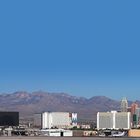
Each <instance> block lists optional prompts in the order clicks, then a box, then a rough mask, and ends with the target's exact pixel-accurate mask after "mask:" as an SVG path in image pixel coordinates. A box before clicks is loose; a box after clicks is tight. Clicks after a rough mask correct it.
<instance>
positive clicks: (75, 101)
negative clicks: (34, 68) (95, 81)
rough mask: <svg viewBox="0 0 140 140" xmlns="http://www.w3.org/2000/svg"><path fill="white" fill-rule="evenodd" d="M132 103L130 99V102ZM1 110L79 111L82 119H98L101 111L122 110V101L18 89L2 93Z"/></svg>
mask: <svg viewBox="0 0 140 140" xmlns="http://www.w3.org/2000/svg"><path fill="white" fill-rule="evenodd" d="M137 102H138V103H140V101H137ZM130 103H132V102H131V101H129V104H130ZM0 110H1V111H19V114H20V117H29V116H33V114H34V113H41V112H44V111H62V112H63V111H68V112H77V113H78V118H79V119H81V120H96V114H97V112H99V111H111V110H120V101H117V100H113V99H110V98H108V97H105V96H94V97H92V98H89V99H88V98H84V97H76V96H71V95H69V94H66V93H48V92H43V91H37V92H33V93H28V92H23V91H18V92H15V93H11V94H0Z"/></svg>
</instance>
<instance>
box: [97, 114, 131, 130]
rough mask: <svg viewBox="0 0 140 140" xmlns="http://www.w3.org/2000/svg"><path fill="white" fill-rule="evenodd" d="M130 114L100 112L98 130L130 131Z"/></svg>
mask: <svg viewBox="0 0 140 140" xmlns="http://www.w3.org/2000/svg"><path fill="white" fill-rule="evenodd" d="M130 124H131V114H130V112H117V111H111V112H98V113H97V129H130Z"/></svg>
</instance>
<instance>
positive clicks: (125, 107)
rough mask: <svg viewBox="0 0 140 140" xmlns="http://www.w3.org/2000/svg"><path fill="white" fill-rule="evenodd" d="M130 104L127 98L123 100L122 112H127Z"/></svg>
mask: <svg viewBox="0 0 140 140" xmlns="http://www.w3.org/2000/svg"><path fill="white" fill-rule="evenodd" d="M127 109H128V102H127V99H126V98H123V99H122V101H121V112H127Z"/></svg>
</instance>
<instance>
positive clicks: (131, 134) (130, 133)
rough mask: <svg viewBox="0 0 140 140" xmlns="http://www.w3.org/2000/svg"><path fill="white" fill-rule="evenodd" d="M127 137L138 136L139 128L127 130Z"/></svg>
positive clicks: (139, 134)
mask: <svg viewBox="0 0 140 140" xmlns="http://www.w3.org/2000/svg"><path fill="white" fill-rule="evenodd" d="M128 137H140V130H139V129H130V130H129V131H128Z"/></svg>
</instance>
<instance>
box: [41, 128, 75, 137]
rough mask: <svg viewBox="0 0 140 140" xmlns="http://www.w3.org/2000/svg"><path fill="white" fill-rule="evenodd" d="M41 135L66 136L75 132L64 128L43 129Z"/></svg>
mask: <svg viewBox="0 0 140 140" xmlns="http://www.w3.org/2000/svg"><path fill="white" fill-rule="evenodd" d="M40 135H42V136H56V137H63V136H64V137H65V136H67V137H68V136H69V137H70V136H73V132H72V131H71V130H64V129H41V130H40Z"/></svg>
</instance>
